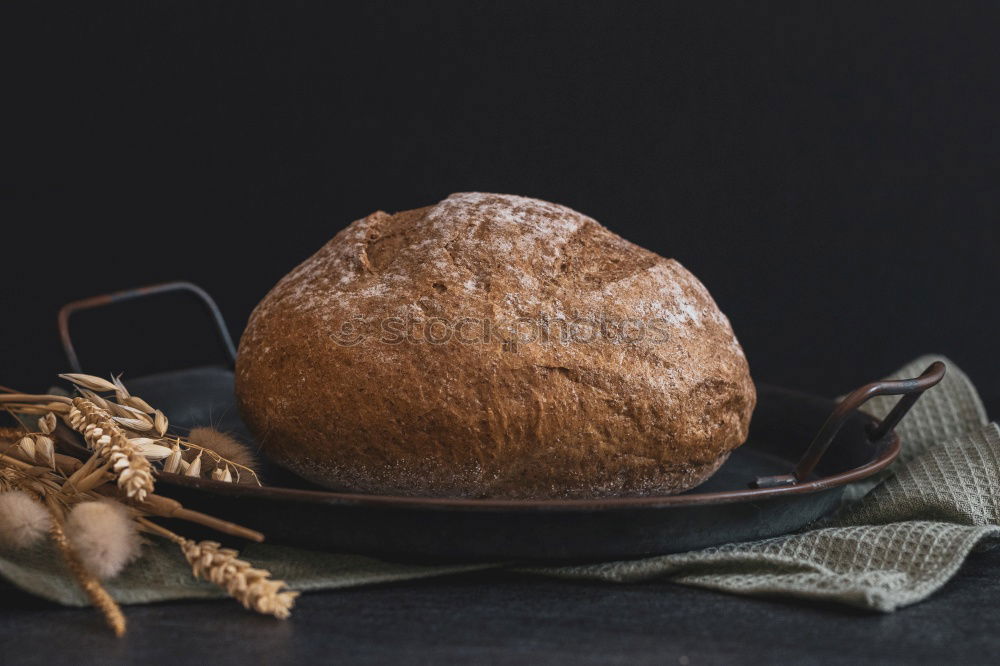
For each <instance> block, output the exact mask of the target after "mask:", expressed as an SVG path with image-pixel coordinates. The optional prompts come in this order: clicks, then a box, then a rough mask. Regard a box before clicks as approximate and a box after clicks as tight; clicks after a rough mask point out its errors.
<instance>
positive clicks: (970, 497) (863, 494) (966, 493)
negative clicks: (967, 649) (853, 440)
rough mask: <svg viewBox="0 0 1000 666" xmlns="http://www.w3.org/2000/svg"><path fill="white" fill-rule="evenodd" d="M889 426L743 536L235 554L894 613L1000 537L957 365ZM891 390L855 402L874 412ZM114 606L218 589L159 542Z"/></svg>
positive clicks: (370, 579) (345, 583)
mask: <svg viewBox="0 0 1000 666" xmlns="http://www.w3.org/2000/svg"><path fill="white" fill-rule="evenodd" d="M939 359H940V357H935V356H925V357H923V358H920V359H917V360H915V361H913V362H912V363H910V364H909V365H907V366H905V367H903V368H901V369H900V370H899V371H898V372H897V373H895V374H894V375H893V377H894V378H898V377H913V376H916V375H917V374H919V373H920V371H922V370H923V369H924V368H925V367H927V365H928V364H930V363H931V362H932V361H934V360H939ZM940 360H944V361H945V362H946V363H947V364H948V374H947V375H946V377H945V378H944V380H942V382H941V383H940V384H939V385H938V386H936V387H934V388H932V389H930V390H928V391H927V392H926V393H925V394H924V396H923V397H922V398H921V399H920V400H919V401H918V402H917V404H916V406H915V407H914V408H913V409H912V410H911V411H910V413H909V414H908V415H907V416H906V418H904V419H903V421H902V423H901V424H900V425H899V426H898V428H897V430H898V431H899V434H900V436H901V437H902V439H903V442H904V444H903V453H902V455H901V457H900V459H899V460H898V461H897V462H896V463H894V465H893V466H892V468H891V469H890V470H889V471H888V472H887V473H885V474H884V475H883V476H882V477H881V478H879V479H877V480H875V481H871V480H869V481H866V482H862V483H861V484H856V485H855V486H853V487H851V488H849V489H848V490H849V491H850V492H849V493H846V495H847V496H848V499H847V500H846V501H845V504H844V506H843V507H842V508H841V510H840V511H838V513H837V514H836V515H835V516H834V517H833V518H831V519H827V520H826V521H824V522H823V523H822V524H820V525H814V526H811V527H810V528H808V529H806V530H803V531H801V532H798V533H795V534H791V535H786V536H782V537H777V538H773V539H767V540H763V541H755V542H750V543H736V544H728V545H724V546H718V547H714V548H708V549H705V550H700V551H694V552H689V553H679V554H674V555H664V556H659V557H650V558H645V559H640V560H628V561H618V562H603V563H600V564H589V565H577V566H562V567H537V566H533V567H519V566H517V565H516V564H502V565H501V564H470V565H444V566H425V565H412V564H398V563H391V562H383V561H380V560H376V559H372V558H369V557H363V556H360V555H347V554H331V553H320V552H315V551H309V550H303V549H298V548H288V547H283V546H274V545H267V544H260V545H256V544H255V545H252V546H249V547H247V548H246V549H245V550H244V551H243V557H244V559H247V560H249V561H251V562H252V563H254V564H255V565H257V566H261V567H265V568H267V569H269V570H271V572H272V573H273V574H274V576H275V578H280V579H284V580H285V581H287V582H288V584H289V585H290V587H292V588H293V589H297V590H304V591H305V590H322V589H334V588H341V587H353V586H359V585H368V584H372V583H383V582H390V581H398V580H410V579H416V578H426V577H431V576H443V575H448V574H455V573H464V572H469V571H476V570H482V569H492V568H500V567H505V568H509V569H514V570H516V571H520V572H524V573H529V574H536V575H545V576H555V577H561V578H576V579H593V580H603V581H609V582H638V581H643V580H650V579H654V578H655V579H666V580H670V581H673V582H676V583H681V584H685V585H696V586H700V587H706V588H712V589H716V590H723V591H726V592H732V593H736V594H748V595H772V596H774V595H778V596H781V595H784V596H794V597H803V598H810V599H823V600H827V601H837V602H842V603H845V604H851V605H855V606H862V607H865V608H870V609H873V610H879V611H892V610H895V609H896V608H899V607H901V606H905V605H908V604H912V603H915V602H917V601H921V600H923V599H925V598H927V597H928V596H929V595H930V594H932V593H933V592H934V591H935V590H937V589H938V588H940V587H941V586H942V585H943V584H944V583H945V582H947V580H948V579H949V578H951V576H952V575H953V574H954V573H955V572H956V571H957V570H958V568H959V567H960V566H961V564H962V562H963V561H964V559H965V557H966V555H967V554H968V553H969V551H970V550H972V548H974V547H976V545H977V544H980V543H981V542H983V541H984V539H986V538H987V537H995V536H997V535H1000V428H998V427H997V424H996V423H987V419H986V413H985V410H984V409H983V405H982V402H981V401H980V399H979V396H978V394H977V393H976V390H975V388H974V387H973V385H972V383H971V382H970V381H969V379H968V377H966V375H965V374H964V373H963V372H962V371H960V370H959V369H958V368H957V367H955V365H954V364H952V363H951V362H949V361H947V359H940ZM894 402H895V398H893V397H883V398H876V399H874V400H872V401H870V402H869V403H868V404H867V405H866V409H867V410H868V411H870V412H871V413H873V414H874V415H875V416H884V415H885V414H887V413H888V411H889V409H890V408H891V406H892V405H893V404H894ZM0 576H3V577H4V578H6V579H7V580H9V581H10V582H11V583H13V584H14V585H16V586H17V587H20V588H22V589H24V590H26V591H28V592H30V593H32V594H36V595H38V596H41V597H44V598H46V599H49V600H52V601H55V602H58V603H62V604H66V605H85V604H86V603H87V600H86V598H85V597H84V595H83V594H82V593H81V592H80V591H79V589H78V588H77V587H76V585H75V584H74V583H73V581H72V579H70V578H69V577H68V576H67V575H66V574H65V572H64V570H63V568H62V564H61V562H60V560H59V558H58V557H57V556H56V555H55V553H54V552H52V550H51V549H50V548H49V547H47V546H39V547H37V548H34V549H31V550H28V551H21V552H0ZM107 587H108V589H109V591H110V592H111V593H112V595H114V597H115V598H116V599H117V600H118V601H120V602H121V603H126V604H128V603H144V602H152V601H163V600H168V599H184V598H209V597H221V596H224V594H223V592H222V591H221V590H219V589H218V588H216V587H215V586H213V585H210V584H208V583H204V582H200V581H197V580H195V579H193V578H192V577H191V575H190V572H189V569H188V567H187V564H186V563H185V561H184V560H183V558H182V557H181V555H180V553H179V552H178V551H176V550H175V549H173V548H171V547H170V546H168V545H166V544H162V545H161V546H160V547H156V548H147V549H146V553H145V554H144V556H143V557H142V558H141V559H139V560H138V561H136V562H134V563H133V564H132V565H130V566H129V567H128V568H127V569H126V570H125V571H124V572H123V573H122V574H121V575H119V576H118V577H117V578H115V579H114V580H112V581H109V582H108V584H107Z"/></svg>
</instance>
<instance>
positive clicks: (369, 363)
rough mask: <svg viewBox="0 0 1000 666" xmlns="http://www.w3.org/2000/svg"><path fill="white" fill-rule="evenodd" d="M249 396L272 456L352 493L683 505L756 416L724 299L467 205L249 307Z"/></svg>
mask: <svg viewBox="0 0 1000 666" xmlns="http://www.w3.org/2000/svg"><path fill="white" fill-rule="evenodd" d="M236 393H237V397H238V400H239V405H240V410H241V412H242V414H243V417H244V420H245V421H246V423H247V425H248V426H249V427H250V428H251V430H252V431H253V432H254V434H255V435H256V436H257V438H258V439H259V442H260V443H261V445H262V447H263V450H264V452H265V454H266V455H267V456H268V457H269V458H271V459H272V460H273V461H275V462H277V463H278V464H280V465H282V466H284V467H287V468H289V469H291V470H293V471H294V472H296V473H298V474H299V475H301V476H303V477H305V478H306V479H309V480H311V481H314V482H316V483H319V484H322V485H324V486H328V487H331V488H335V489H344V490H352V491H359V492H366V493H380V494H398V495H423V496H449V497H491V498H554V497H607V496H636V495H658V494H669V493H676V492H680V491H682V490H686V489H688V488H691V487H693V486H695V485H697V484H699V483H701V482H702V481H703V480H704V479H706V478H707V477H708V476H710V475H711V474H712V473H713V472H714V471H715V470H716V469H718V467H719V466H720V465H721V464H722V463H723V462H724V461H725V460H726V458H727V457H728V456H729V453H730V451H731V450H732V449H734V448H735V447H737V446H739V445H740V444H741V443H743V441H744V440H745V439H746V436H747V428H748V426H749V422H750V414H751V412H752V411H753V407H754V403H755V400H756V396H755V392H754V386H753V383H752V382H751V379H750V374H749V370H748V367H747V362H746V359H745V357H744V355H743V351H742V349H741V348H740V345H739V343H738V342H737V340H736V337H735V336H734V335H733V331H732V329H731V327H730V325H729V321H728V320H727V319H726V317H725V316H724V315H723V314H722V313H721V312H720V311H719V309H718V307H717V306H716V305H715V302H714V301H713V300H712V297H711V296H710V295H709V293H708V291H706V289H705V288H704V287H703V286H702V285H701V283H700V282H699V281H698V280H697V279H696V278H695V277H694V276H693V275H691V273H689V272H688V271H687V270H685V269H684V267H683V266H681V265H680V264H679V263H677V262H676V261H674V260H673V259H664V258H663V257H660V256H659V255H657V254H654V253H653V252H649V251H647V250H644V249H642V248H640V247H638V246H636V245H634V244H632V243H629V242H628V241H626V240H624V239H622V238H620V237H619V236H617V235H615V234H613V233H611V232H610V231H608V230H607V229H605V228H604V227H602V226H601V225H600V224H598V223H597V222H595V221H594V220H592V219H590V218H589V217H587V216H585V215H581V214H580V213H577V212H575V211H573V210H570V209H569V208H565V207H563V206H558V205H555V204H551V203H547V202H544V201H539V200H536V199H528V198H524V197H518V196H509V195H500V194H481V193H463V194H453V195H451V196H450V197H448V198H447V199H445V200H444V201H442V202H440V203H438V204H437V205H434V206H429V207H426V208H420V209H417V210H410V211H405V212H402V213H397V214H395V215H389V214H387V213H383V212H376V213H372V214H371V215H369V216H368V217H366V218H364V219H362V220H358V221H356V222H354V223H353V224H351V225H350V226H348V227H347V228H346V229H344V230H342V231H341V232H340V233H338V234H337V235H336V236H334V238H333V239H332V240H331V241H330V242H328V243H327V244H326V245H325V246H323V248H322V249H320V250H319V252H317V253H316V254H314V255H313V256H312V257H310V258H309V259H307V260H306V261H305V262H304V263H302V264H301V265H300V266H298V267H297V268H296V269H295V270H293V271H292V272H291V273H290V274H288V275H287V276H286V277H285V278H283V279H282V280H281V281H280V282H279V283H278V284H277V286H275V287H274V289H272V290H271V292H270V293H269V294H268V295H267V296H266V297H265V298H264V300H263V301H261V303H260V304H259V305H258V306H257V308H256V309H255V310H254V312H253V315H252V316H251V317H250V321H249V324H248V325H247V328H246V331H245V333H244V334H243V338H242V340H241V341H240V349H239V358H238V359H237V363H236Z"/></svg>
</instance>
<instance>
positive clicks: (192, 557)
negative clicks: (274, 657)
mask: <svg viewBox="0 0 1000 666" xmlns="http://www.w3.org/2000/svg"><path fill="white" fill-rule="evenodd" d="M139 523H140V524H141V525H142V526H143V527H145V528H147V529H148V530H149V531H151V532H153V533H155V534H159V535H160V536H163V537H166V538H167V539H170V540H171V541H173V542H174V543H176V544H177V545H178V546H180V549H181V552H182V553H184V557H185V559H187V561H188V564H190V565H191V571H192V573H193V574H194V575H195V576H196V577H198V578H201V579H203V580H207V581H209V582H210V583H214V584H215V585H218V586H219V587H221V588H222V589H224V590H225V591H226V593H227V594H228V595H229V596H231V597H232V598H234V599H236V600H237V601H239V602H240V603H241V604H243V607H244V608H247V609H249V610H253V611H256V612H258V613H262V614H264V615H273V616H274V617H276V618H278V619H280V620H284V619H287V618H288V616H289V615H291V611H292V606H294V605H295V598H296V597H297V596H299V593H298V592H295V591H293V590H289V589H287V587H286V584H285V581H283V580H273V579H272V578H271V572H270V571H267V570H266V569H255V568H254V567H253V566H252V565H251V564H250V563H249V562H247V561H246V560H241V559H239V552H238V551H235V550H233V549H232V548H223V547H222V544H220V543H218V542H216V541H192V540H191V539H185V538H184V537H182V536H180V535H179V534H174V533H173V532H171V531H170V530H168V529H166V528H165V527H161V526H159V525H157V524H156V523H153V522H151V521H149V520H146V519H144V518H140V519H139Z"/></svg>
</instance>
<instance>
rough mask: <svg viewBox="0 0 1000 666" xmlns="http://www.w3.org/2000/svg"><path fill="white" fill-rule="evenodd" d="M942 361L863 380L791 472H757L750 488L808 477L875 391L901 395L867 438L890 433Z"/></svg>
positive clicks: (937, 374) (940, 371) (940, 370)
mask: <svg viewBox="0 0 1000 666" xmlns="http://www.w3.org/2000/svg"><path fill="white" fill-rule="evenodd" d="M944 373H945V365H944V363H942V362H941V361H934V362H933V363H931V364H930V365H929V366H927V369H926V370H924V371H923V372H922V373H921V374H920V376H919V377H914V378H913V379H887V380H884V381H880V382H872V383H871V384H865V385H864V386H862V387H861V388H858V389H855V390H854V391H853V392H851V393H850V394H848V396H847V397H846V398H844V399H843V400H841V401H840V402H839V403H838V404H837V406H836V407H835V408H834V410H833V412H831V413H830V416H829V417H827V419H826V422H825V423H824V424H823V427H822V428H820V430H819V433H817V434H816V437H815V438H814V439H813V441H812V443H811V444H809V448H807V449H806V452H805V453H804V454H803V455H802V458H801V459H800V460H799V462H798V464H797V465H796V466H795V469H793V470H792V472H791V474H779V475H777V476H761V477H758V478H757V480H756V481H753V482H752V483H751V484H750V486H751V487H752V488H774V487H778V486H793V485H795V484H797V483H801V482H802V481H805V480H807V479H808V478H809V475H810V474H812V471H813V469H815V468H816V465H817V464H818V463H819V461H820V460H821V459H822V458H823V454H824V453H826V450H827V449H828V448H829V447H830V443H831V442H833V438H834V437H836V436H837V433H838V432H839V431H840V428H841V427H842V426H843V425H844V422H845V421H847V418H848V417H849V416H850V415H851V414H852V413H854V412H855V411H856V410H857V409H858V408H859V407H861V405H863V404H865V403H866V402H868V401H869V400H870V399H872V398H874V397H875V396H879V395H901V396H903V397H902V398H900V399H899V401H898V402H896V404H895V405H894V406H893V408H892V410H891V411H890V412H889V413H888V414H887V415H886V417H885V418H884V419H882V421H881V422H880V423H878V424H877V425H876V426H875V427H873V428H872V429H871V431H870V432H869V433H868V438H869V439H870V440H871V441H872V442H878V441H879V440H881V439H883V438H885V437H887V436H888V435H889V434H891V433H892V430H893V428H895V427H896V425H897V424H899V422H900V420H901V419H902V418H903V417H904V416H906V413H907V412H908V411H910V408H911V407H913V405H914V403H916V401H917V400H918V399H919V398H920V396H921V395H923V393H924V391H926V390H927V389H929V388H931V387H932V386H934V385H936V384H937V383H938V382H940V381H941V379H943V378H944Z"/></svg>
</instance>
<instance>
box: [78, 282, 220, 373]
mask: <svg viewBox="0 0 1000 666" xmlns="http://www.w3.org/2000/svg"><path fill="white" fill-rule="evenodd" d="M173 291H186V292H188V293H190V294H193V295H194V296H196V297H198V298H199V299H200V300H201V302H202V303H203V304H204V305H205V308H206V309H207V310H208V313H209V314H210V315H211V316H212V319H213V321H214V322H215V329H216V332H217V333H218V334H219V338H220V339H221V340H222V344H223V346H224V347H225V348H226V353H227V354H228V356H229V361H230V364H233V363H236V347H235V345H233V338H232V337H231V336H230V335H229V329H228V328H226V321H225V319H223V318H222V312H221V311H220V310H219V306H218V305H216V304H215V301H214V300H213V299H212V297H211V296H209V295H208V292H207V291H205V290H204V289H202V288H201V287H199V286H198V285H196V284H194V283H192V282H163V283H161V284H153V285H149V286H146V287H137V288H135V289H126V290H124V291H116V292H113V293H111V294H102V295H100V296H93V297H91V298H84V299H82V300H79V301H73V302H72V303H67V304H66V305H64V306H62V307H61V308H60V309H59V339H60V340H61V341H62V346H63V351H65V352H66V359H67V360H68V361H69V366H70V367H71V368H72V369H73V372H83V368H82V367H81V366H80V359H79V358H78V357H77V355H76V347H74V346H73V339H72V337H71V336H70V333H69V318H70V315H72V314H73V313H74V312H79V311H81V310H91V309H94V308H99V307H103V306H105V305H111V304H113V303H122V302H124V301H132V300H136V299H139V298H145V297H147V296H154V295H157V294H165V293H168V292H173Z"/></svg>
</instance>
